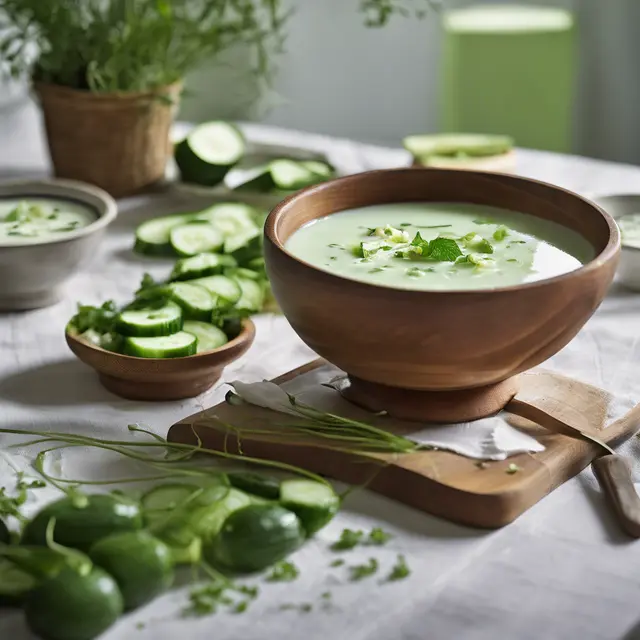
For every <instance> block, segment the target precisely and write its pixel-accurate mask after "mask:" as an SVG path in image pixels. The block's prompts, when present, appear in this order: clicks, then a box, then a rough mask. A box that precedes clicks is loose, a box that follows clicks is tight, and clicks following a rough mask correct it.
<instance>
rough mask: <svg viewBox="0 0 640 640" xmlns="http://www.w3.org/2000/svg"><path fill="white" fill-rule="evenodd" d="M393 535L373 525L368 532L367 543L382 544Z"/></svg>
mask: <svg viewBox="0 0 640 640" xmlns="http://www.w3.org/2000/svg"><path fill="white" fill-rule="evenodd" d="M391 538H393V536H392V535H391V534H390V533H387V532H386V531H384V530H383V529H381V528H380V527H374V528H373V529H371V532H370V533H369V537H368V538H367V544H373V545H383V544H386V543H387V542H389V540H391Z"/></svg>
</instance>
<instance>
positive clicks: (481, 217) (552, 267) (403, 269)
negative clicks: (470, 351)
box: [286, 203, 594, 290]
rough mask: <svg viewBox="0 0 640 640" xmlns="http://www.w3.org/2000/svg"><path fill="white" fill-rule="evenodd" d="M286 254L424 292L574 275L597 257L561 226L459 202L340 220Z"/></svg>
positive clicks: (321, 222) (306, 233)
mask: <svg viewBox="0 0 640 640" xmlns="http://www.w3.org/2000/svg"><path fill="white" fill-rule="evenodd" d="M286 249H287V250H288V251H289V252H291V253H292V254H293V255H294V256H296V257H298V258H300V259H301V260H304V261H305V262H307V263H309V264H311V265H313V266H315V267H318V268H319V269H322V270H324V271H329V272H331V273H335V274H336V275H340V276H343V277H345V278H349V279H352V280H361V281H363V282H369V283H371V284H377V285H382V286H387V287H394V288H400V289H421V290H465V289H486V288H494V287H505V286H512V285H518V284H521V283H524V282H534V281H535V280H542V279H545V278H552V277H554V276H557V275H560V274H563V273H567V272H569V271H573V270H574V269H577V268H579V267H580V266H581V265H582V264H584V263H585V262H588V261H589V260H591V259H592V258H593V257H594V250H593V247H592V246H591V245H590V244H589V242H588V241H587V240H586V239H585V238H583V237H582V236H580V235H579V234H578V233H576V232H575V231H572V230H571V229H568V228H566V227H563V226H561V225H559V224H556V223H555V222H550V221H548V220H543V219H541V218H537V217H535V216H531V215H528V214H525V213H518V212H515V211H508V210H506V209H497V208H493V207H483V206H477V205H467V204H455V203H442V204H439V203H438V204H394V205H378V206H372V207H365V208H361V209H353V210H348V211H342V212H339V213H334V214H332V215H330V216H326V217H325V218H320V219H318V220H314V221H313V222H310V223H309V224H307V225H305V226H303V227H301V228H300V229H298V230H297V231H296V232H295V233H294V234H293V235H292V236H291V237H290V238H289V240H288V241H287V243H286Z"/></svg>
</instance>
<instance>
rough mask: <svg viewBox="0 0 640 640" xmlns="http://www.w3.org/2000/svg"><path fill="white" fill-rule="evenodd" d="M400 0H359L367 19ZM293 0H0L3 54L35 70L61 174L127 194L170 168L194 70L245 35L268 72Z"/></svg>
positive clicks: (381, 15) (381, 19)
mask: <svg viewBox="0 0 640 640" xmlns="http://www.w3.org/2000/svg"><path fill="white" fill-rule="evenodd" d="M406 1H407V2H411V0H406ZM414 1H416V2H421V1H424V2H428V1H429V0H414ZM402 2H404V0H397V1H396V0H358V5H357V6H358V7H359V9H360V10H361V11H363V12H364V14H365V17H366V22H367V24H368V25H370V26H381V25H383V24H384V23H386V22H387V20H388V19H389V18H390V17H391V15H393V14H394V13H396V12H398V11H402V10H403V9H404V8H403V7H402V6H401V4H400V3H402ZM285 4H288V3H286V2H285V0H82V1H81V2H78V0H55V1H53V0H51V1H50V0H0V61H3V62H5V64H6V65H8V68H9V69H10V71H11V72H12V73H13V74H14V75H20V74H23V73H25V72H26V73H28V75H29V77H30V78H31V81H32V84H33V89H34V91H35V94H36V96H37V97H38V99H39V102H40V105H41V107H42V111H43V115H44V123H45V127H46V132H47V139H48V144H49V151H50V155H51V159H52V162H53V167H54V172H55V174H56V175H57V176H59V177H65V178H74V179H77V180H83V181H86V182H90V183H92V184H95V185H98V186H100V187H102V188H104V189H106V190H107V191H109V192H110V193H111V194H112V195H114V196H116V197H118V196H123V195H127V194H130V193H133V192H135V191H137V190H139V189H141V188H143V187H145V186H147V185H150V184H152V183H153V182H156V181H157V180H159V179H161V178H162V176H163V175H164V171H165V165H166V161H167V157H168V155H169V153H170V151H171V149H170V142H169V129H170V126H171V122H172V120H173V117H174V115H175V113H176V110H177V106H178V102H179V98H180V91H181V86H182V85H181V81H182V78H184V76H185V74H186V73H187V72H189V71H190V70H192V69H193V68H195V67H197V66H198V65H199V64H201V63H202V62H203V61H204V60H207V59H210V58H211V57H212V56H213V57H215V56H216V55H218V54H219V53H221V52H223V51H224V50H226V49H228V48H229V47H232V46H237V45H241V44H245V45H248V46H249V47H251V49H252V53H253V55H254V60H255V70H256V72H257V73H258V74H259V75H260V77H262V78H268V76H269V73H270V72H271V71H272V68H273V66H272V61H273V55H274V54H275V53H276V52H277V50H278V49H279V48H280V47H281V45H282V42H283V37H284V27H285V24H286V19H287V17H288V15H289V12H288V9H287V8H286V7H285ZM212 90H216V88H215V87H213V88H212Z"/></svg>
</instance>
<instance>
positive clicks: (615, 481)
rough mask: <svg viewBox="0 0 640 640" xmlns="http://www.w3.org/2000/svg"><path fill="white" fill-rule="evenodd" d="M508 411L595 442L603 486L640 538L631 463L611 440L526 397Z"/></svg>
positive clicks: (631, 533)
mask: <svg viewBox="0 0 640 640" xmlns="http://www.w3.org/2000/svg"><path fill="white" fill-rule="evenodd" d="M505 411H508V412H510V413H513V414H515V415H517V416H520V417H521V418H526V419H527V420H531V422H535V423H536V424H538V425H540V426H541V427H543V428H545V429H548V430H549V431H553V432H554V433H561V434H562V435H565V436H569V437H570V438H578V439H581V440H587V441H589V442H591V443H593V444H595V445H596V446H597V447H598V448H599V450H600V451H599V453H598V454H597V456H598V457H596V458H595V459H594V460H593V462H592V467H593V471H594V474H595V476H596V478H597V480H598V483H599V484H600V488H601V489H602V491H603V492H604V494H605V496H606V497H607V499H608V502H609V506H610V507H611V509H612V511H613V513H614V515H615V517H616V518H617V520H618V522H619V524H620V526H621V527H622V529H623V530H624V531H625V532H626V533H627V534H628V535H629V536H631V537H632V538H640V496H638V492H637V491H636V488H635V485H634V483H633V477H632V475H631V464H630V462H629V460H628V459H627V458H625V457H624V456H621V455H618V454H617V453H616V452H615V451H614V450H613V449H612V448H611V447H610V446H609V445H608V444H605V443H604V442H602V440H599V439H598V438H596V437H594V436H593V435H591V434H590V433H586V432H585V431H582V430H580V429H578V428H577V427H574V426H572V425H570V424H568V423H566V422H563V421H562V420H559V419H558V418H556V417H554V416H552V415H551V414H549V413H547V412H546V411H544V410H542V409H540V408H538V407H536V406H534V405H532V404H529V403H527V402H523V401H522V400H517V399H515V398H514V399H513V400H511V402H509V404H508V405H507V406H506V407H505Z"/></svg>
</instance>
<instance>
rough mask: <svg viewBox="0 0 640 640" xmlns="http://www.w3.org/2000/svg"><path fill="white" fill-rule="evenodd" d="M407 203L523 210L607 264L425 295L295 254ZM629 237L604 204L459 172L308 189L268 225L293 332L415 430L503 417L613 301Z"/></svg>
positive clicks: (520, 181) (268, 255)
mask: <svg viewBox="0 0 640 640" xmlns="http://www.w3.org/2000/svg"><path fill="white" fill-rule="evenodd" d="M395 202H398V203H400V202H462V203H474V204H479V205H489V206H495V207H501V208H504V209H510V210H515V211H521V212H524V213H528V214H531V215H534V216H538V217H540V218H545V219H547V220H552V221H555V222H558V223H560V224H562V225H564V226H566V227H569V228H571V229H573V230H575V231H577V232H578V233H580V234H581V235H583V236H584V237H585V238H586V239H587V240H588V241H589V242H590V243H591V244H592V245H593V247H594V249H595V254H596V257H595V258H594V259H593V260H592V261H591V262H589V263H587V264H585V265H584V266H582V267H581V268H579V269H576V270H575V271H572V272H570V273H567V274H564V275H561V276H557V277H554V278H549V279H546V280H541V281H538V282H532V283H527V284H523V285H520V286H512V287H504V288H494V289H484V290H473V291H415V290H402V289H393V288H390V287H382V286H377V285H372V284H367V283H364V282H356V281H354V280H349V279H346V278H343V277H340V276H337V275H334V274H332V273H328V272H326V271H321V270H319V269H317V268H315V267H313V266H311V265H310V264H307V263H306V262H304V261H302V260H300V259H299V258H296V257H294V256H293V255H291V254H290V253H289V252H288V251H287V250H286V249H285V248H284V244H285V242H286V241H287V239H288V238H289V236H291V234H292V233H294V231H296V230H297V229H298V228H299V227H301V226H302V225H303V224H305V223H307V222H309V221H311V220H314V219H317V218H320V217H322V216H326V215H329V214H331V213H335V212H338V211H342V210H345V209H351V208H354V207H365V206H368V205H376V204H389V203H395ZM619 253H620V235H619V232H618V228H617V225H616V224H615V222H614V221H613V219H612V218H611V217H610V216H609V215H608V214H606V213H605V212H604V211H603V210H602V209H600V208H599V207H598V206H597V205H595V204H594V203H592V202H590V201H588V200H586V199H584V198H581V197H580V196H578V195H576V194H574V193H571V192H569V191H566V190H564V189H561V188H559V187H555V186H552V185H549V184H545V183H542V182H537V181H534V180H528V179H525V178H520V177H516V176H511V175H506V174H499V173H488V172H478V171H457V170H452V169H429V170H428V171H425V170H424V169H421V168H407V169H397V170H385V171H371V172H368V173H361V174H356V175H353V176H348V177H346V178H339V179H337V180H333V181H330V182H325V183H323V184H321V185H317V186H315V187H311V188H308V189H305V190H303V191H301V192H299V193H297V194H295V195H293V196H291V197H290V198H288V199H287V200H285V201H284V202H282V203H280V204H279V205H278V206H277V207H276V208H275V209H274V210H273V211H272V212H271V214H270V215H269V217H268V219H267V222H266V226H265V259H266V266H267V271H268V274H269V278H270V280H271V286H272V289H273V293H274V295H275V298H276V299H277V301H278V304H279V305H280V307H281V309H282V311H283V313H284V315H285V316H286V318H287V320H289V322H290V323H291V325H292V327H293V329H294V330H295V331H296V333H297V334H298V335H299V336H300V337H301V338H302V340H303V341H304V342H306V343H307V345H309V347H311V348H312V349H313V350H314V351H315V352H316V353H318V354H319V355H320V356H322V357H324V358H326V359H327V360H328V361H329V362H332V363H333V364H335V365H336V366H338V367H340V368H341V369H342V370H343V371H345V372H347V373H348V374H349V378H350V381H351V386H350V388H349V389H348V393H347V395H348V397H351V399H352V400H354V401H355V402H358V403H359V404H362V405H364V406H366V407H368V408H370V409H374V410H386V411H388V412H389V413H391V414H393V415H395V416H397V417H400V418H405V419H420V420H431V421H449V422H454V421H461V420H469V419H474V418H478V417H481V416H486V415H489V414H491V413H494V412H496V411H498V410H499V409H500V408H502V407H503V406H504V405H505V404H506V403H507V402H508V401H509V400H510V398H511V397H512V396H513V395H514V394H515V393H516V391H517V380H516V379H515V378H514V376H516V375H517V374H518V373H520V372H522V371H526V370H527V369H531V368H532V367H534V366H536V365H538V364H540V363H541V362H543V361H544V360H546V359H547V358H549V357H550V356H552V355H553V354H555V353H556V352H557V351H559V350H560V349H562V347H564V346H565V345H566V344H567V343H568V342H569V341H570V340H571V339H572V338H573V337H574V336H575V335H576V334H577V333H578V331H579V330H580V328H581V327H582V326H583V325H584V323H585V322H586V321H587V320H588V319H589V318H590V317H591V315H592V314H593V312H594V311H595V310H596V309H597V307H598V305H599V304H600V302H601V301H602V298H603V297H604V295H605V293H606V291H607V288H608V287H609V284H610V283H611V280H612V279H613V275H614V272H615V269H616V265H617V263H618V257H619Z"/></svg>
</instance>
